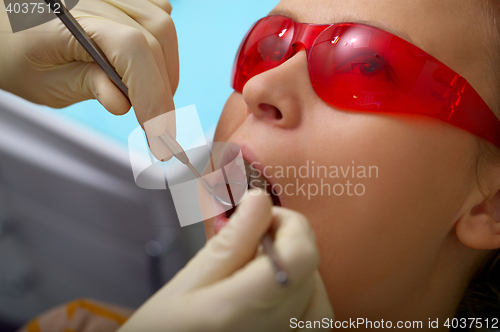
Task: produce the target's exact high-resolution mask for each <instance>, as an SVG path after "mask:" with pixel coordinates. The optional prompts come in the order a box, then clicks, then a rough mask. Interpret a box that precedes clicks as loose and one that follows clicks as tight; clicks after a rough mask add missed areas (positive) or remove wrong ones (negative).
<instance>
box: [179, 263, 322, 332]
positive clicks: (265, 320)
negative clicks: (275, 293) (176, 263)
mask: <svg viewBox="0 0 500 332" xmlns="http://www.w3.org/2000/svg"><path fill="white" fill-rule="evenodd" d="M238 273H244V272H240V271H238ZM253 278H255V279H259V276H258V275H253ZM314 288H315V285H314V278H313V276H312V274H311V275H310V276H308V277H306V278H304V279H303V280H302V282H301V283H300V284H297V285H296V287H294V288H293V290H292V289H288V290H286V291H285V292H284V293H283V294H282V296H280V297H277V298H274V299H272V300H271V301H267V300H263V299H260V298H258V296H251V297H247V294H248V293H254V292H258V293H259V294H261V295H263V294H264V293H263V292H259V291H260V289H259V288H258V286H257V285H256V284H255V283H253V282H252V281H250V283H249V284H239V286H238V287H237V289H236V291H235V289H234V288H232V287H230V288H227V282H226V281H222V282H220V283H217V284H215V285H213V286H211V287H206V288H202V289H200V290H198V291H196V292H193V293H188V294H186V295H185V297H186V298H185V301H186V302H188V303H193V305H192V306H191V308H192V310H193V312H196V313H197V315H196V316H197V319H196V320H195V321H193V322H185V323H186V324H189V325H188V326H189V327H190V328H189V329H188V330H193V331H196V330H203V331H218V332H219V331H249V332H251V331H252V332H253V331H262V332H266V331H269V332H274V331H288V330H291V329H290V318H292V317H301V316H302V313H303V312H304V310H305V309H306V307H307V304H308V302H309V299H310V298H311V296H312V294H313V293H314ZM206 308H214V310H206ZM200 322H203V326H199V325H198V324H200Z"/></svg>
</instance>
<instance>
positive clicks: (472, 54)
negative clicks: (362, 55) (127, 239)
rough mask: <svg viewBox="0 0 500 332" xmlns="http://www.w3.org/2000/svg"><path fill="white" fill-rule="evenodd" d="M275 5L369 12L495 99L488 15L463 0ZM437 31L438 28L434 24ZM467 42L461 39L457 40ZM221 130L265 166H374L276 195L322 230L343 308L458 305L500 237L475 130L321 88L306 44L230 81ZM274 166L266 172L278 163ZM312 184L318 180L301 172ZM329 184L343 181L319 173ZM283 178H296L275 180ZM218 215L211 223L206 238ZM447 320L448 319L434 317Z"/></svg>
mask: <svg viewBox="0 0 500 332" xmlns="http://www.w3.org/2000/svg"><path fill="white" fill-rule="evenodd" d="M275 12H276V13H278V14H281V15H283V14H286V15H288V16H291V17H292V18H294V19H295V20H297V21H299V22H308V23H319V24H328V23H335V22H346V21H348V22H363V23H367V24H370V25H373V26H376V27H380V28H382V29H386V30H389V31H391V32H397V33H398V34H400V35H402V36H404V37H405V38H407V39H408V40H410V41H411V42H412V43H413V44H415V45H417V46H418V47H420V48H422V49H424V50H425V51H427V52H428V53H430V54H431V55H433V56H435V57H436V58H438V59H439V60H441V61H442V62H444V63H445V64H447V65H448V66H449V67H451V68H452V69H454V70H455V71H456V72H458V73H459V74H461V75H462V76H464V77H465V78H467V80H468V81H469V82H470V83H471V84H472V86H473V87H474V88H475V89H476V90H477V91H478V93H479V94H480V95H481V96H482V97H483V98H484V99H485V101H486V102H487V103H488V104H489V105H490V106H491V105H492V104H493V100H494V98H493V96H494V93H493V91H491V89H490V88H489V87H488V85H487V84H486V83H484V81H485V80H484V79H482V78H483V77H485V76H487V75H488V68H489V64H488V63H485V62H484V59H483V58H482V57H481V54H482V53H484V51H485V47H487V45H488V44H487V43H485V40H484V38H486V37H485V34H484V31H483V30H482V29H483V27H482V26H480V25H477V26H474V27H472V28H471V24H470V22H471V21H473V20H474V17H473V15H474V13H473V12H471V7H470V5H469V2H468V1H462V0H442V1H434V0H414V1H401V0H342V1H340V0H338V1H337V0H315V1H303V0H284V1H281V2H280V3H279V5H278V6H277V7H276V9H275ZM436 32H439V33H436ZM464 40H467V43H463V41H464ZM215 141H223V142H226V141H229V142H233V143H236V144H238V145H240V146H243V147H244V149H247V150H250V151H252V156H253V157H252V158H255V159H257V160H258V161H259V162H260V164H261V165H263V166H271V167H272V170H276V167H277V166H284V167H286V166H295V167H296V168H297V169H298V168H299V167H300V166H303V165H306V162H307V161H309V163H311V161H314V162H315V165H318V166H320V165H322V166H330V165H336V166H344V167H346V166H350V165H352V161H355V165H363V166H377V167H378V169H379V176H378V178H372V179H351V183H362V184H363V185H364V186H365V188H366V193H365V194H364V195H362V196H356V195H353V196H349V195H346V194H344V195H342V196H334V195H330V196H329V195H317V196H315V197H311V199H310V200H307V197H304V196H302V195H298V196H297V195H286V194H282V195H281V196H280V200H281V203H282V205H283V206H284V207H286V208H290V209H293V210H296V211H299V212H301V213H303V214H304V215H305V216H306V217H307V218H308V220H309V222H310V224H311V226H312V228H313V229H314V231H315V234H316V240H317V243H318V246H319V250H320V255H321V259H322V261H321V265H320V268H319V271H320V273H321V275H322V278H323V281H324V283H325V286H326V289H327V292H328V295H329V298H330V301H331V303H332V306H333V309H334V311H335V314H336V318H337V320H348V319H349V318H353V319H356V318H358V317H364V318H368V319H370V320H381V319H384V320H392V321H393V322H396V321H397V320H401V319H402V320H422V321H423V322H424V328H425V327H426V324H427V322H428V319H429V318H431V319H436V318H440V322H443V321H444V320H445V319H446V318H447V317H453V316H454V311H455V309H456V307H457V305H458V303H459V301H460V299H461V296H462V294H463V292H464V290H465V288H466V286H467V283H468V281H469V280H470V278H471V276H472V274H473V273H474V271H475V270H476V268H477V265H478V263H479V262H480V260H481V259H482V258H483V257H484V256H485V254H486V253H487V252H488V251H487V250H488V249H494V248H498V247H499V246H500V240H499V235H498V234H500V229H498V228H499V227H500V226H498V225H499V224H500V220H498V219H499V217H498V212H499V211H500V207H499V205H500V203H498V201H499V200H498V191H499V189H500V184H499V183H498V180H495V179H498V178H500V177H499V170H498V168H494V167H490V168H488V170H487V171H486V170H485V171H484V172H482V173H481V174H482V177H481V181H482V183H483V185H484V188H483V189H485V195H486V197H485V196H483V195H482V194H481V193H480V191H479V189H478V184H477V182H476V177H475V172H474V167H475V163H476V158H477V145H476V137H475V136H473V135H472V134H469V133H468V132H466V131H463V130H461V129H457V128H455V127H453V126H451V125H449V124H447V123H444V122H442V121H439V120H436V119H432V118H429V117H424V116H408V115H394V114H393V115H383V114H374V113H361V112H349V111H343V110H339V109H336V108H335V107H332V106H331V105H328V104H326V103H325V102H323V101H322V100H321V99H320V98H319V97H318V96H317V95H316V93H315V92H314V90H313V88H312V86H311V83H310V80H309V74H308V69H307V62H306V54H305V52H304V51H303V50H302V51H300V52H298V53H297V54H296V55H294V56H293V57H292V58H291V59H289V60H288V61H286V62H285V63H284V64H282V65H281V66H279V67H277V68H274V69H272V70H269V71H267V72H264V73H262V74H260V75H257V76H255V77H253V78H252V79H251V80H250V81H248V83H247V84H246V85H245V87H244V89H243V93H242V94H240V93H236V92H235V93H233V94H232V95H231V96H230V97H229V99H228V101H227V103H226V105H225V107H224V110H223V113H222V116H221V118H220V121H219V125H218V128H217V131H216V135H215ZM270 173H271V175H272V171H271V172H270ZM299 180H300V181H301V182H300V183H306V184H311V183H317V184H319V182H318V181H319V180H318V179H311V178H308V179H299ZM324 181H328V182H329V183H330V184H332V186H333V185H334V184H336V183H345V181H346V180H345V179H324ZM272 182H273V183H275V184H279V185H280V186H281V187H284V186H285V185H286V184H288V183H295V179H291V178H274V177H273V179H272ZM211 222H212V221H210V220H209V221H207V222H206V223H205V228H206V233H207V238H210V237H211V236H213V230H212V226H211ZM440 327H441V328H443V326H440Z"/></svg>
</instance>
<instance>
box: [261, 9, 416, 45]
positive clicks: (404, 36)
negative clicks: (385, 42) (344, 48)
mask: <svg viewBox="0 0 500 332" xmlns="http://www.w3.org/2000/svg"><path fill="white" fill-rule="evenodd" d="M269 15H280V16H286V17H289V18H291V19H292V20H294V21H297V22H300V20H299V19H298V17H297V15H295V13H293V12H291V11H289V10H288V9H284V8H276V9H273V10H272V11H271V12H270V13H269ZM330 22H332V23H330V24H338V23H347V22H349V23H359V24H364V25H369V26H372V27H375V28H378V29H381V30H384V31H387V32H389V33H392V34H393V35H395V36H398V37H399V38H402V39H404V40H406V41H408V42H410V43H412V44H413V42H412V40H411V38H410V36H408V34H407V33H405V32H403V31H400V30H397V29H394V28H391V27H389V26H387V25H385V24H383V23H381V22H376V21H370V20H361V19H356V18H354V17H353V16H342V17H340V18H339V17H334V18H333V19H331V20H330Z"/></svg>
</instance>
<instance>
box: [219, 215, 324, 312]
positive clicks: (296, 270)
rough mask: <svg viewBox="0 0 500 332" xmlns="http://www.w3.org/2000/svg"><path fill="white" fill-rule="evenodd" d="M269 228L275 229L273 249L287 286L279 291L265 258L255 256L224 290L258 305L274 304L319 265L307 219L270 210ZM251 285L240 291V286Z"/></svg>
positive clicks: (281, 287)
mask: <svg viewBox="0 0 500 332" xmlns="http://www.w3.org/2000/svg"><path fill="white" fill-rule="evenodd" d="M272 212H273V222H274V224H273V226H274V227H278V228H277V231H276V236H275V242H274V248H275V250H276V254H277V256H278V257H279V259H280V260H281V263H282V264H283V265H284V268H285V270H286V272H287V274H288V285H287V286H285V287H283V286H281V285H280V284H278V283H277V281H276V279H275V273H276V272H275V271H274V269H273V266H272V264H271V260H270V258H269V256H268V255H263V256H259V257H258V258H256V259H254V260H253V261H252V262H250V263H249V264H247V265H246V266H245V267H244V268H242V269H241V270H239V271H237V272H235V273H234V274H233V275H232V276H231V277H230V278H229V280H228V281H227V282H225V287H226V289H228V292H230V293H231V292H232V293H237V294H239V295H240V296H243V297H245V298H247V299H248V300H249V301H251V299H255V301H261V302H262V303H266V302H270V303H272V302H273V301H276V299H279V298H281V297H283V296H285V295H286V294H288V293H290V292H293V291H294V288H295V287H297V286H298V285H301V284H302V283H303V282H304V281H303V280H304V279H305V278H307V277H309V276H310V275H311V274H312V273H313V271H315V270H316V269H317V267H318V265H319V254H318V250H317V247H316V242H315V239H314V233H312V230H311V228H310V226H309V224H308V222H307V219H306V218H305V217H304V216H303V215H301V214H299V213H297V212H295V211H292V210H288V209H284V208H277V207H273V209H272ZM250 284H251V285H252V287H251V288H250V287H249V288H246V289H240V288H241V285H250Z"/></svg>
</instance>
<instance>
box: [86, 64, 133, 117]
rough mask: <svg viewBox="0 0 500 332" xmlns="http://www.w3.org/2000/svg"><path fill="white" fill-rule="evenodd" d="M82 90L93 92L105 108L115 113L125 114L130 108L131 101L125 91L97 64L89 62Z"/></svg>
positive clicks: (94, 96)
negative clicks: (124, 93)
mask: <svg viewBox="0 0 500 332" xmlns="http://www.w3.org/2000/svg"><path fill="white" fill-rule="evenodd" d="M86 65H87V66H88V68H87V72H86V74H85V71H81V74H85V77H84V84H83V88H82V89H81V91H83V92H86V91H89V93H91V94H92V97H93V98H95V99H97V100H98V101H99V102H100V103H101V105H102V106H104V108H105V109H107V110H108V112H110V113H111V114H114V115H123V114H126V113H127V112H128V111H129V110H130V107H131V105H130V103H129V101H128V99H127V98H126V97H125V96H124V95H123V93H122V92H121V91H120V90H119V89H118V88H117V87H116V86H115V85H114V83H113V82H112V81H111V80H110V79H109V77H108V75H106V73H105V72H104V71H103V70H102V69H101V68H100V67H99V66H98V65H97V64H96V63H89V64H86Z"/></svg>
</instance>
